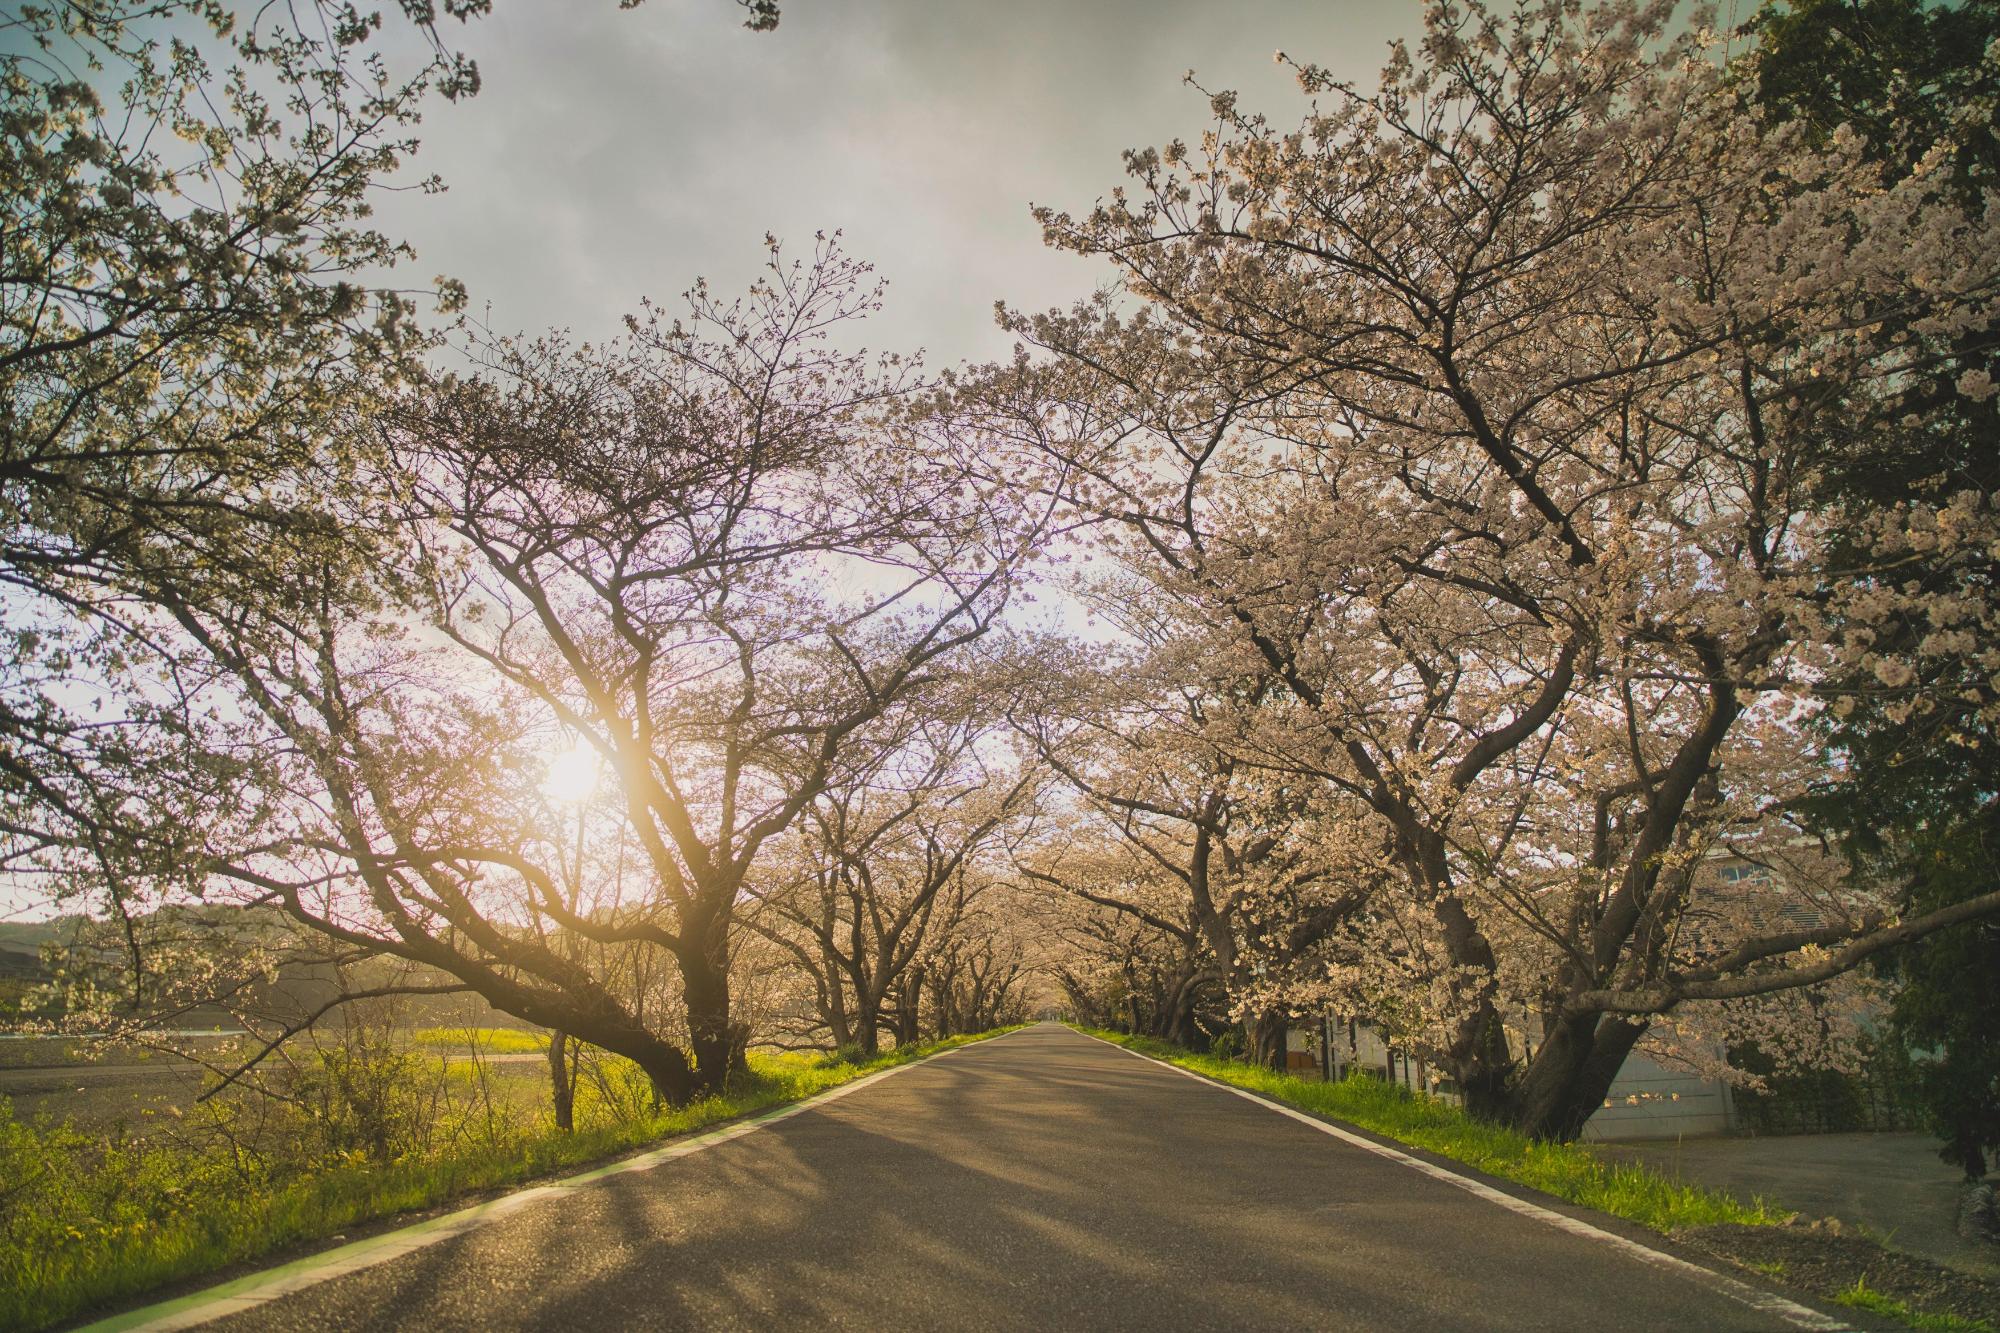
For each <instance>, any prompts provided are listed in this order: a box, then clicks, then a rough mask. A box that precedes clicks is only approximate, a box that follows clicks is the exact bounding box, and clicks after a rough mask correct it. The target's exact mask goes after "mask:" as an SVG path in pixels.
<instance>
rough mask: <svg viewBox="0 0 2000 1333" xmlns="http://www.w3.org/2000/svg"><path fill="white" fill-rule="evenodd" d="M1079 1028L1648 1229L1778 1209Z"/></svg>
mask: <svg viewBox="0 0 2000 1333" xmlns="http://www.w3.org/2000/svg"><path fill="white" fill-rule="evenodd" d="M1083 1030H1084V1031H1087V1032H1090V1033H1091V1035H1093V1036H1097V1037H1102V1038H1103V1039H1104V1040H1106V1041H1110V1042H1115V1043H1117V1044H1118V1045H1120V1046H1123V1047H1125V1048H1126V1049H1128V1050H1133V1051H1138V1052H1139V1053H1140V1054H1142V1055H1150V1056H1152V1057H1153V1058H1154V1059H1157V1060H1164V1061H1166V1062H1167V1063H1168V1064H1172V1065H1175V1066H1177V1067H1179V1068H1181V1069H1186V1070H1189V1071H1191V1072H1193V1073H1196V1074H1200V1075H1202V1076H1203V1077H1204V1078H1211V1079H1214V1080H1215V1081H1216V1082H1218V1083H1226V1084H1228V1085H1229V1086H1231V1087H1236V1088H1243V1089H1245V1090H1246V1091H1249V1092H1254V1093H1256V1094H1258V1095H1259V1096H1261V1097H1268V1098H1270V1099H1271V1100H1272V1101H1274V1102H1282V1103H1284V1104H1285V1105H1287V1106H1294V1107H1297V1108H1298V1109H1300V1110H1302V1111H1309V1112H1311V1113H1313V1114H1314V1115H1321V1116H1325V1117H1327V1118H1328V1119H1330V1120H1340V1121H1344V1122H1346V1123H1347V1124H1350V1125H1355V1126H1358V1127H1359V1128H1362V1129H1365V1130H1368V1131H1369V1132H1371V1133H1374V1134H1379V1135H1381V1136H1382V1137H1383V1138H1387V1139H1394V1140H1395V1141H1396V1142H1398V1143H1405V1144H1408V1145H1409V1146H1411V1147H1413V1148H1421V1149H1423V1150H1424V1151H1426V1152H1431V1153H1436V1154H1437V1155H1438V1156H1440V1157H1448V1158H1450V1159H1451V1160H1453V1161H1455V1162H1463V1163H1464V1164H1465V1165H1467V1166H1470V1167H1473V1168H1475V1169H1477V1170H1480V1171H1484V1172H1485V1173H1486V1174H1488V1175H1492V1176H1499V1177H1501V1178H1502V1179H1504V1180H1513V1181H1518V1182H1519V1183H1521V1184H1523V1185H1528V1186H1531V1187H1533V1188H1535V1189H1538V1190H1541V1191H1542V1192H1543V1193H1545V1194H1553V1195H1555V1196H1556V1197H1557V1198H1559V1199H1567V1200H1569V1201H1570V1202H1571V1203H1579V1204H1582V1205H1584V1206H1585V1207H1587V1208H1595V1209H1597V1210H1599V1211H1600V1212H1606V1213H1610V1214H1611V1215H1612V1216H1614V1217H1622V1218H1625V1219H1626V1220H1627V1221H1631V1222H1637V1223H1639V1224H1640V1225H1641V1226H1646V1227H1651V1228H1652V1229H1653V1230H1655V1231H1663V1232H1664V1231H1677V1230H1680V1229H1681V1228H1683V1227H1701V1226H1713V1225H1715V1224H1717V1223H1724V1222H1735V1223H1741V1224H1744V1225H1749V1226H1771V1225H1775V1224H1777V1223H1779V1222H1782V1221H1784V1220H1785V1218H1786V1217H1787V1216H1788V1214H1785V1213H1783V1212H1777V1211H1774V1210H1773V1209H1771V1208H1770V1207H1769V1206H1767V1205H1766V1204H1765V1203H1764V1201H1763V1200H1761V1199H1758V1200H1754V1201H1753V1202H1751V1203H1748V1204H1746V1203H1744V1202H1742V1201H1741V1200H1739V1199H1737V1198H1735V1197H1734V1196H1732V1195H1729V1194H1726V1193H1723V1192H1722V1191H1720V1190H1710V1189H1703V1188H1701V1187H1700V1186H1695V1185H1683V1184H1681V1183H1679V1182H1677V1181H1673V1180H1669V1179H1668V1178H1667V1177H1665V1176H1662V1175H1660V1174H1659V1173H1658V1172H1656V1171H1653V1170H1651V1169H1649V1168H1647V1167H1644V1166H1640V1165H1636V1164H1622V1163H1609V1162H1605V1161H1603V1160H1602V1159H1600V1158H1599V1157H1598V1156H1597V1154H1595V1153H1593V1152H1591V1151H1590V1150H1589V1149H1588V1148H1586V1147H1584V1146H1582V1145H1581V1144H1576V1143H1545V1142H1540V1143H1538V1142H1536V1141H1535V1140H1533V1139H1530V1138H1528V1137H1527V1136H1526V1135H1523V1134H1520V1133H1518V1132H1516V1131H1514V1130H1511V1129H1506V1128H1503V1127H1501V1126H1498V1125H1489V1124H1486V1123H1484V1122H1482V1121H1479V1120H1475V1119H1473V1118H1472V1117H1471V1116H1469V1115H1467V1114H1466V1113H1465V1112H1464V1111H1462V1110H1460V1109H1459V1108H1458V1107H1456V1106H1453V1105H1452V1104H1451V1103H1449V1102H1445V1101H1441V1100H1439V1099H1438V1098H1436V1097H1431V1096H1428V1095H1426V1094H1424V1093H1420V1092H1411V1091H1409V1090H1408V1089H1405V1088H1400V1087H1397V1086H1395V1085H1394V1084H1390V1083H1386V1082H1383V1081H1382V1080H1380V1079H1376V1078H1372V1077H1370V1076H1369V1075H1366V1074H1359V1073H1357V1074H1352V1075H1350V1076H1349V1077H1347V1078H1345V1079H1342V1080H1341V1081H1339V1082H1337V1083H1324V1082H1320V1081H1317V1080H1313V1079H1302V1078H1295V1077H1293V1076H1292V1075H1289V1074H1282V1073H1279V1072H1278V1071H1276V1070H1274V1069H1268V1068H1266V1067H1264V1066H1262V1065H1253V1064H1244V1063H1240V1062H1238V1061H1235V1060H1230V1059H1226V1058H1225V1059H1218V1058H1216V1057H1215V1056H1212V1055H1194V1054H1191V1053H1189V1052H1187V1051H1183V1050H1181V1049H1180V1048H1178V1047H1175V1046H1169V1045H1167V1044H1166V1043H1164V1042H1160V1041H1155V1040H1152V1039H1151V1038H1147V1037H1131V1036H1126V1035H1123V1034H1121V1033H1116V1032H1101V1031H1096V1030H1094V1029H1083Z"/></svg>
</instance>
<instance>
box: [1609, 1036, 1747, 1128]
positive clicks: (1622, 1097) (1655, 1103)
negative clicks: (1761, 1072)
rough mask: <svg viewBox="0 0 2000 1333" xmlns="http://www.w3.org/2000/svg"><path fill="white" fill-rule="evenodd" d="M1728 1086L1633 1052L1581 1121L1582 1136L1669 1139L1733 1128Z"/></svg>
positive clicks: (1733, 1117) (1733, 1119)
mask: <svg viewBox="0 0 2000 1333" xmlns="http://www.w3.org/2000/svg"><path fill="white" fill-rule="evenodd" d="M1735 1128H1736V1123H1735V1116H1734V1114H1733V1111H1732V1108H1731V1106H1730V1101H1729V1089H1727V1088H1725V1087H1723V1086H1722V1085H1721V1084H1720V1083H1716V1082H1714V1081H1712V1080H1710V1079H1703V1078H1697V1077H1695V1076H1694V1075H1693V1074H1690V1073H1687V1072H1686V1071H1684V1070H1678V1069H1668V1068H1665V1067H1663V1066H1661V1065H1658V1064H1656V1063H1654V1062H1653V1061H1652V1060H1649V1059H1647V1058H1646V1057H1645V1056H1643V1055H1638V1054H1634V1055H1632V1056H1630V1057H1628V1058H1627V1059H1626V1061H1625V1067H1624V1068H1623V1069H1621V1070H1619V1071H1618V1077H1617V1079H1615V1080H1614V1081H1613V1082H1612V1084H1611V1092H1610V1094H1609V1095H1608V1096H1606V1097H1605V1099H1604V1105H1603V1106H1602V1107H1600V1108H1598V1110H1597V1113H1596V1114H1594V1115H1592V1116H1591V1117H1590V1119H1589V1120H1588V1121H1587V1122H1586V1123H1585V1124H1584V1127H1583V1137H1584V1138H1585V1139H1594V1140H1607V1139H1672V1138H1682V1137H1686V1138H1695V1137H1698V1136H1700V1135H1704V1134H1728V1133H1731V1132H1733V1131H1734V1130H1735Z"/></svg>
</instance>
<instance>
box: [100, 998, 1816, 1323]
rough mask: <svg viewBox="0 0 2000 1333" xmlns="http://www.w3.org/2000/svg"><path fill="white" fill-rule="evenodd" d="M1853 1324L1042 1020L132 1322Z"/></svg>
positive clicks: (1526, 1196) (1609, 1227)
mask: <svg viewBox="0 0 2000 1333" xmlns="http://www.w3.org/2000/svg"><path fill="white" fill-rule="evenodd" d="M195 1325H202V1326H206V1327H210V1328H214V1329H218V1330H236V1329H240V1330H253V1329H254V1330H299V1331H300V1333H328V1330H336V1329H381V1328H399V1329H400V1328H409V1329H478V1330H491V1329H591V1330H596V1329H621V1330H622V1329H757V1330H766V1329H790V1328H851V1329H870V1330H874V1329H1064V1330H1068V1329H1261V1328H1284V1329H1368V1330H1382V1329H1537V1330H1542V1329H1578V1330H1586V1329H1589V1330H1596V1329H1605V1328H1618V1329H1644V1330H1655V1329H1657V1330H1703V1331H1704V1333H1707V1331H1709V1330H1732V1329H1744V1330H1761V1329H1797V1328H1814V1329H1821V1330H1832V1329H1840V1328H1845V1327H1847V1326H1848V1325H1847V1324H1845V1323H1844V1322H1843V1321H1842V1319H1840V1318H1836V1317H1834V1316H1832V1315H1830V1314H1828V1313H1827V1312H1824V1311H1818V1310H1812V1309H1808V1308H1807V1307H1805V1306H1802V1305H1798V1304H1796V1303H1793V1302H1791V1301H1789V1300H1787V1299H1785V1298H1783V1297H1780V1296H1778V1295H1777V1294H1776V1293H1774V1292H1771V1291H1769V1290H1768V1289H1766V1288H1763V1287H1760V1286H1757V1285H1755V1284H1753V1283H1750V1282H1747V1281H1745V1280H1743V1279H1740V1278H1735V1277H1729V1276H1724V1275H1722V1274H1718V1273H1713V1272H1710V1271H1708V1270H1707V1269H1704V1268H1701V1267H1698V1266H1696V1265H1695V1264H1692V1263H1690V1262H1688V1261H1686V1260H1685V1259H1683V1258H1678V1257H1675V1256H1673V1255H1671V1254H1668V1253H1666V1252H1665V1251H1664V1248H1663V1246H1662V1243H1661V1242H1660V1241H1659V1240H1658V1238H1656V1237H1651V1236H1649V1235H1646V1234H1645V1233H1641V1232H1637V1231H1635V1230H1633V1229H1630V1228H1626V1227H1624V1226H1623V1225H1622V1224H1619V1223H1617V1222H1615V1221H1612V1220H1610V1219H1607V1218H1604V1217H1602V1216H1601V1215H1598V1214H1594V1213H1591V1212H1589V1211H1588V1210H1585V1209H1577V1208H1571V1207H1569V1206H1567V1205H1563V1204H1559V1203H1554V1202H1552V1201H1550V1200H1548V1199H1547V1198H1545V1197H1544V1196H1541V1195H1537V1194H1535V1193H1533V1192H1532V1191H1528V1190H1523V1189H1520V1188H1518V1187H1515V1186H1511V1185H1506V1184H1504V1183H1501V1182H1497V1181H1492V1180H1486V1179H1482V1178H1478V1177H1475V1176H1472V1175H1470V1174H1468V1173H1467V1172H1465V1171H1464V1170H1463V1168H1457V1167H1452V1166H1450V1164H1444V1163H1439V1162H1437V1161H1435V1160H1434V1159H1419V1158H1418V1157H1417V1156H1416V1155H1414V1154H1405V1153H1403V1152H1401V1151H1399V1150H1396V1149H1394V1148H1388V1147H1383V1146H1380V1145H1378V1144H1376V1143H1375V1142H1374V1141H1373V1140H1371V1139H1368V1138H1367V1137H1366V1136H1363V1135H1360V1134H1358V1133H1356V1132H1353V1131H1347V1130H1345V1129H1342V1128H1340V1127H1329V1126H1327V1125H1326V1124H1325V1122H1321V1121H1317V1120H1313V1119H1312V1118H1311V1117H1307V1116H1303V1115H1300V1114H1297V1113H1292V1112H1288V1111H1285V1110H1283V1109H1282V1108H1278V1107H1275V1106H1274V1105H1273V1104H1271V1103H1268V1102H1263V1101H1261V1100H1258V1099H1255V1098H1251V1097H1247V1096H1245V1095H1243V1094H1240V1093H1237V1092H1234V1091H1232V1090H1230V1089H1228V1088H1225V1087H1222V1086H1220V1085H1218V1084H1215V1083H1211V1082H1209V1081H1207V1080H1203V1079H1197V1078H1194V1077H1191V1076H1188V1075H1185V1074H1183V1073H1181V1072H1180V1071H1177V1070H1174V1069H1172V1068H1169V1067H1168V1066H1165V1065H1162V1064H1159V1063H1157V1062H1154V1061H1150V1060H1146V1059H1142V1058H1140V1057H1137V1056H1135V1055H1133V1054H1131V1053H1130V1052H1127V1051H1124V1050H1121V1049H1119V1048H1117V1047H1115V1046H1112V1045H1110V1044H1109V1043H1106V1042H1101V1041H1098V1040H1095V1039H1094V1038H1090V1037H1086V1036H1084V1035H1082V1034H1080V1033H1077V1032H1073V1031H1071V1030H1070V1029H1068V1028H1064V1027H1060V1026H1058V1025H1055V1024H1041V1025H1038V1026H1035V1027H1030V1028H1026V1029H1023V1030H1021V1031H1019V1032H1015V1033H1011V1034H1008V1035H1006V1036H1003V1037H999V1038H996V1039H993V1040H990V1041H985V1042H979V1043H975V1044H973V1045H970V1046H966V1047H963V1048H960V1049H958V1050H955V1051H951V1052H948V1053H946V1054H945V1055H942V1056H938V1057H935V1058H933V1059H930V1060H926V1061H923V1062H920V1063H916V1064H912V1065H907V1066H904V1067H902V1068H900V1069H896V1070H893V1071H890V1073H889V1074H887V1075H877V1076H875V1077H874V1078H871V1079H868V1080H863V1081H861V1082H857V1083H854V1084H850V1085H848V1086H847V1088H845V1089H841V1090H839V1091H838V1092H837V1093H836V1094H834V1095H832V1096H828V1097H822V1098H820V1099H818V1100H816V1101H814V1102H811V1103H807V1104H805V1105H804V1106H803V1107H802V1108H793V1109H792V1110H791V1111H789V1112H786V1113H779V1114H778V1115H776V1116H771V1117H766V1118H764V1119H763V1120H761V1121H757V1122H751V1123H749V1124H746V1125H739V1126H736V1127H734V1128H733V1129H731V1130H725V1131H723V1132H722V1133H721V1134H718V1135H710V1136H705V1137H704V1138H702V1139H697V1140H693V1141H690V1142H687V1143H683V1144H681V1145H678V1146H673V1147H669V1148H667V1149H664V1150H661V1151H657V1152H654V1153H651V1154H648V1155H646V1156H644V1157H641V1158H637V1159H633V1160H632V1161H630V1162H627V1163H624V1164H622V1165H621V1166H619V1167H614V1168H612V1169H611V1170H609V1171H601V1172H595V1173H591V1174H590V1175H588V1176H584V1177H578V1178H575V1179H573V1180H571V1181H566V1182H558V1183H556V1184H555V1185H552V1186H542V1187H540V1188H537V1189H531V1190H527V1191H523V1192H522V1193H519V1194H516V1195H513V1196H509V1197H507V1198H503V1199H501V1200H498V1201H496V1202H495V1203H489V1204H485V1205H480V1206H479V1207H477V1208H473V1209H468V1210H465V1211H463V1212H461V1213H458V1214H454V1215H452V1216H450V1217H446V1218H440V1219H436V1220H434V1221H431V1222H428V1223H422V1224H419V1225H418V1226H416V1227H410V1228H404V1229H402V1230H400V1231H392V1232H388V1233H385V1234H384V1235H382V1236H378V1237H374V1238H371V1239H369V1240H365V1241H360V1242H356V1243H353V1244H350V1245H348V1246H345V1247H343V1248H341V1249H336V1250H332V1251H328V1252H326V1253H324V1254H321V1255H317V1256H313V1257H310V1258H307V1259H304V1260H300V1261H298V1262H296V1263H293V1264H289V1265H286V1266H285V1267H284V1268H281V1269H278V1270H274V1271H273V1272H272V1273H270V1274H267V1275H262V1276H253V1277H250V1278H246V1279H241V1280H238V1281H236V1282H233V1283H229V1284H227V1285H225V1286H223V1287H220V1288H215V1289H212V1290H210V1291H208V1292H203V1293H198V1294H196V1295H194V1296H191V1297H185V1298H182V1299H180V1300H177V1301H174V1302H171V1303H168V1304H166V1305H159V1306H153V1307H150V1308H148V1309H145V1310H139V1311H133V1312H131V1313H129V1314H127V1315H125V1316H122V1317H120V1318H118V1319H116V1320H110V1321H106V1323H105V1325H104V1327H118V1328H125V1329H131V1328H152V1329H166V1328H184V1327H192V1326H195Z"/></svg>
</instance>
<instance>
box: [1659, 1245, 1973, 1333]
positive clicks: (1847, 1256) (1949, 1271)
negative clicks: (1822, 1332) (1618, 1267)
mask: <svg viewBox="0 0 2000 1333" xmlns="http://www.w3.org/2000/svg"><path fill="white" fill-rule="evenodd" d="M1674 1238H1675V1239H1676V1240H1679V1241H1684V1242H1686V1243H1687V1244H1689V1245H1691V1246H1693V1247H1694V1248H1696V1249H1699V1250H1701V1251H1703V1252H1704V1253H1707V1254H1711V1255H1714V1256H1715V1257H1716V1258H1718V1259H1723V1260H1727V1261H1728V1262H1730V1263H1733V1264H1736V1265H1737V1266H1739V1267H1741V1268H1745V1269H1748V1270H1749V1271H1751V1272H1754V1273H1759V1274H1762V1275H1763V1276H1765V1277H1768V1278H1771V1279H1773V1280H1774V1281H1777V1282H1779V1283H1782V1284H1783V1285H1785V1286H1788V1287H1793V1288H1796V1289H1798V1290H1800V1291H1804V1292H1808V1293H1810V1294H1812V1295H1814V1296H1818V1297H1821V1298H1822V1299H1826V1300H1833V1299H1836V1298H1838V1297H1839V1296H1840V1294H1841V1293H1842V1292H1845V1291H1851V1290H1852V1289H1853V1288H1854V1284H1855V1283H1856V1282H1857V1281H1860V1282H1866V1283H1867V1284H1868V1287H1869V1289H1870V1290H1872V1291H1876V1292H1880V1293H1881V1294H1882V1295H1884V1296H1888V1297H1891V1298H1892V1299H1895V1300H1898V1301H1901V1302H1903V1303H1904V1304H1905V1305H1908V1306H1910V1307H1911V1308H1912V1309H1915V1310H1919V1311H1922V1312H1923V1313H1925V1314H1953V1315H1958V1316H1959V1317H1960V1318H1963V1319H1983V1320H1987V1321H1988V1322H1992V1321H1995V1320H2000V1283H1993V1282H1987V1281H1983V1280H1981V1279H1980V1278H1976V1277H1973V1276H1972V1275H1971V1274H1969V1273H1963V1272H1960V1271H1958V1270H1957V1269H1953V1268H1947V1267H1945V1266H1944V1265H1943V1264H1937V1263H1932V1262H1930V1261H1929V1260H1927V1259H1919V1258H1916V1257H1914V1256H1911V1255H1907V1254H1898V1253H1896V1252H1895V1251H1894V1250H1887V1249H1884V1248H1883V1247H1882V1246H1880V1245H1878V1244H1876V1243H1875V1242H1874V1241H1872V1240H1869V1239H1868V1238H1866V1237H1864V1236H1857V1235H1853V1234H1851V1233H1849V1232H1848V1231H1846V1230H1845V1229H1844V1228H1843V1227H1841V1226H1840V1224H1839V1223H1838V1222H1831V1223H1829V1222H1816V1223H1804V1224H1802V1223H1798V1222H1794V1223H1792V1224H1790V1225H1788V1226H1781V1227H1745V1226H1717V1227H1695V1228H1693V1229H1691V1230H1688V1231H1682V1232H1677V1233H1676V1234H1675V1237H1674Z"/></svg>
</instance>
